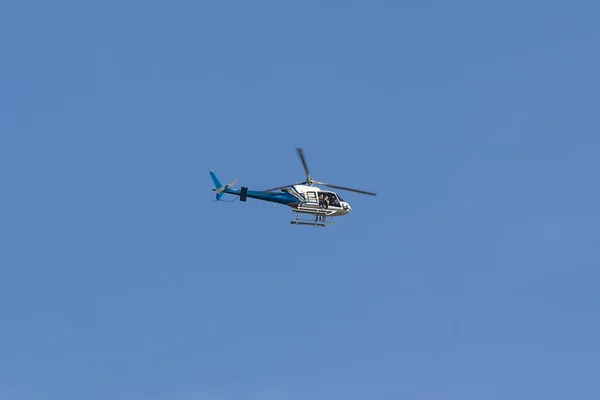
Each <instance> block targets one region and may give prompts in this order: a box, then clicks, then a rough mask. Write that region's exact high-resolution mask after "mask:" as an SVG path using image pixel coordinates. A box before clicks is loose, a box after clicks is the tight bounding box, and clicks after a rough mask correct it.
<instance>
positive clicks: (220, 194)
mask: <svg viewBox="0 0 600 400" xmlns="http://www.w3.org/2000/svg"><path fill="white" fill-rule="evenodd" d="M210 177H211V178H212V180H213V182H214V184H215V189H213V190H214V191H215V192H217V200H221V198H222V197H223V193H224V192H225V190H227V188H228V187H229V186H232V185H235V184H236V183H237V179H234V180H233V181H232V182H230V183H228V184H227V185H225V186H223V185H221V181H220V180H219V178H217V175H216V174H215V173H214V171H210Z"/></svg>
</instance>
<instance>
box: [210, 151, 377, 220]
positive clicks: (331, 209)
mask: <svg viewBox="0 0 600 400" xmlns="http://www.w3.org/2000/svg"><path fill="white" fill-rule="evenodd" d="M296 152H297V153H298V156H299V157H300V161H301V162H302V166H303V167H304V172H305V173H306V180H305V181H303V182H300V183H295V184H291V185H286V186H278V187H276V188H272V189H268V190H248V188H247V187H245V186H242V187H241V188H240V189H232V188H231V187H232V186H233V185H235V184H237V183H238V181H237V179H234V180H233V181H232V182H230V183H228V184H227V185H222V184H221V181H220V180H219V178H218V177H217V175H216V174H215V172H214V171H213V170H211V171H210V176H211V178H212V180H213V183H214V184H215V188H214V189H212V190H213V191H214V192H216V199H217V201H219V200H221V199H222V198H223V195H224V194H226V193H227V194H232V195H236V196H239V198H240V201H246V200H247V199H248V198H251V199H257V200H262V201H268V202H272V203H278V204H282V205H285V206H288V207H291V208H292V210H293V211H294V212H295V213H296V219H295V220H292V221H290V224H295V225H313V226H321V227H325V226H327V225H331V224H333V221H332V220H331V219H329V220H328V219H327V218H328V217H329V218H333V217H341V216H344V215H348V214H350V212H351V211H352V207H350V204H349V203H348V202H347V201H346V200H344V199H343V198H342V197H341V196H340V195H339V194H338V193H336V192H333V191H329V190H325V189H321V188H319V187H318V186H314V185H322V186H327V187H330V188H334V189H340V190H346V191H350V192H356V193H361V194H367V195H370V196H376V195H377V194H376V193H373V192H368V191H364V190H358V189H352V188H348V187H344V186H338V185H332V184H330V183H323V182H319V181H316V180H314V179H313V178H312V177H311V176H310V172H309V169H308V165H307V163H306V157H305V156H304V151H303V150H302V148H300V147H298V148H296ZM307 214H308V215H312V216H314V220H313V219H312V217H304V215H307Z"/></svg>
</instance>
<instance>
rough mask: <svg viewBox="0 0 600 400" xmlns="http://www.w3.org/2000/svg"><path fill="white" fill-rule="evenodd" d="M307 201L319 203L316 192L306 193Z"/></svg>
mask: <svg viewBox="0 0 600 400" xmlns="http://www.w3.org/2000/svg"><path fill="white" fill-rule="evenodd" d="M306 199H307V200H308V202H309V203H317V193H316V192H306Z"/></svg>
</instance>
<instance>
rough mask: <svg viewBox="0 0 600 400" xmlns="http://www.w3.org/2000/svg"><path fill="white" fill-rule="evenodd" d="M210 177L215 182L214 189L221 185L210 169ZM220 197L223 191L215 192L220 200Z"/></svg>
mask: <svg viewBox="0 0 600 400" xmlns="http://www.w3.org/2000/svg"><path fill="white" fill-rule="evenodd" d="M210 177H211V178H212V180H213V182H214V184H215V191H216V190H217V189H220V188H221V187H223V185H221V181H220V180H219V178H217V175H216V174H215V173H214V171H210ZM222 197H223V192H217V200H221V198H222Z"/></svg>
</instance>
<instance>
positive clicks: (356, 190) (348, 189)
mask: <svg viewBox="0 0 600 400" xmlns="http://www.w3.org/2000/svg"><path fill="white" fill-rule="evenodd" d="M319 184H320V185H323V186H328V187H330V188H334V189H342V190H347V191H349V192H356V193H362V194H368V195H371V196H377V193H373V192H366V191H364V190H358V189H351V188H347V187H344V186H338V185H331V184H329V183H319Z"/></svg>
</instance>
